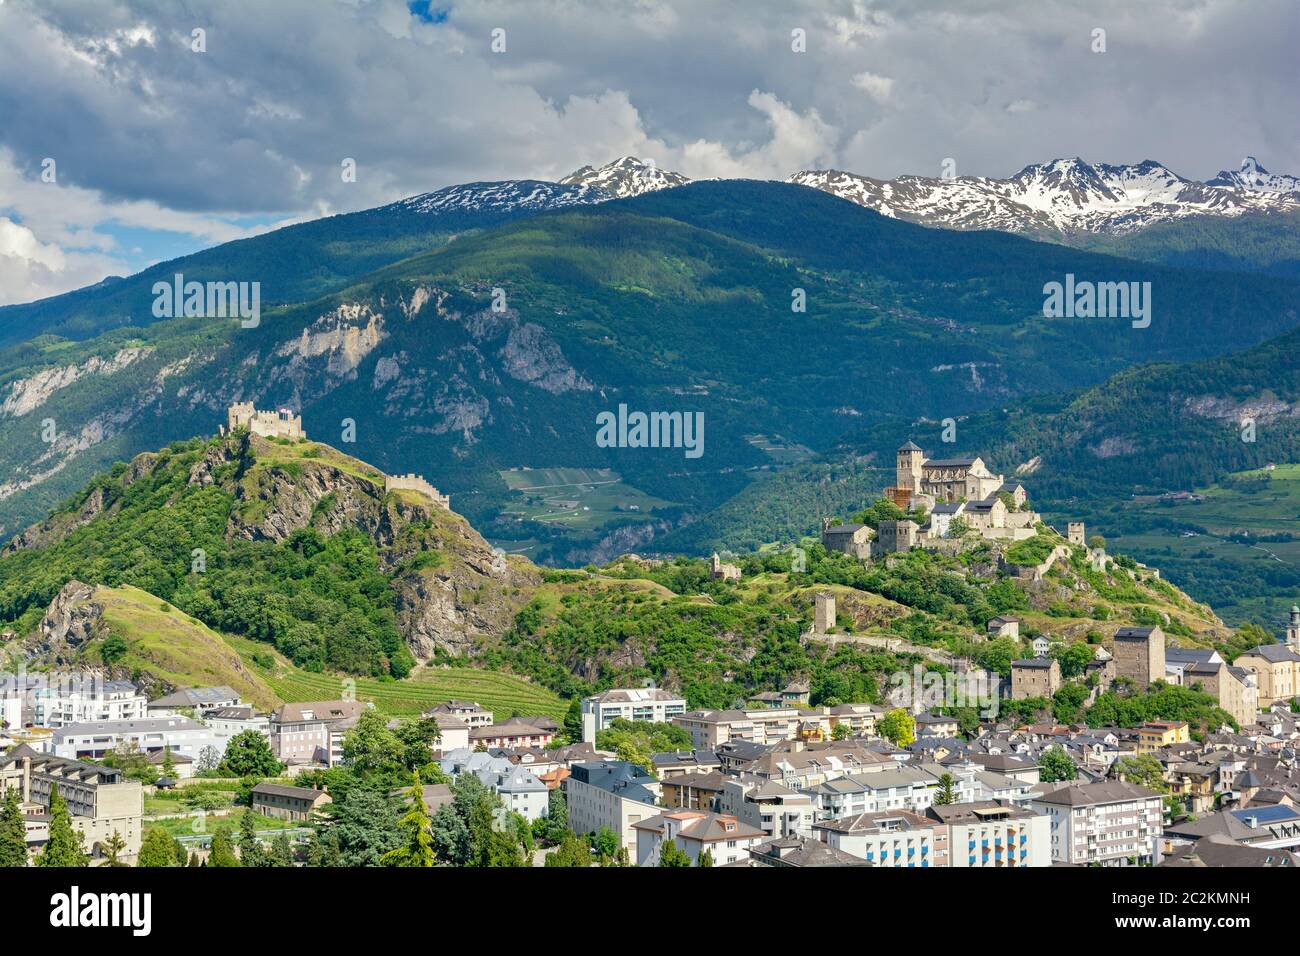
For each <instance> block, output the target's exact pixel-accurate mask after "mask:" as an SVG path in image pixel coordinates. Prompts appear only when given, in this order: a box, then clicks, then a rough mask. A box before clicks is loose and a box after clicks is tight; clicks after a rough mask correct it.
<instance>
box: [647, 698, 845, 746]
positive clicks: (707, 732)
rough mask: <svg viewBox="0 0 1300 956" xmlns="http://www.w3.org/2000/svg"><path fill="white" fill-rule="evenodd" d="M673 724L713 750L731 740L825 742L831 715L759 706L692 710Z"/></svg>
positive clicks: (788, 708)
mask: <svg viewBox="0 0 1300 956" xmlns="http://www.w3.org/2000/svg"><path fill="white" fill-rule="evenodd" d="M672 722H673V723H674V724H676V725H677V726H678V727H684V728H685V729H686V730H688V731H690V734H691V742H692V744H693V745H694V746H695V747H696V748H699V749H701V750H716V749H717V748H718V747H720V746H721V745H722V744H725V743H728V742H730V741H732V740H744V741H748V742H750V743H755V744H769V743H775V742H777V741H780V740H796V739H798V740H826V739H827V738H829V737H830V733H831V716H830V713H829V712H828V710H827V709H826V708H818V709H815V710H813V709H807V708H801V707H762V708H757V709H754V710H693V711H690V712H688V713H682V714H679V715H678V716H676V717H674V718H673V720H672Z"/></svg>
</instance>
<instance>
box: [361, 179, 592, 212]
mask: <svg viewBox="0 0 1300 956" xmlns="http://www.w3.org/2000/svg"><path fill="white" fill-rule="evenodd" d="M610 198H612V197H611V196H610V195H609V194H608V193H606V192H605V191H604V190H602V189H599V188H596V187H594V186H584V185H563V184H560V183H549V182H544V181H542V180H539V179H508V180H504V181H502V182H495V183H464V184H462V185H459V186H447V187H445V188H443V189H438V190H435V191H433V192H431V193H421V194H420V195H418V196H411V197H410V198H409V199H402V200H399V201H398V202H395V203H393V204H391V205H390V206H387V207H381V208H387V209H398V208H404V209H408V210H410V211H412V212H424V213H440V212H451V211H453V210H458V211H479V212H482V211H486V210H492V211H496V212H514V211H516V210H524V211H534V212H540V211H541V210H543V209H561V208H563V207H565V206H582V205H587V204H589V203H594V202H605V201H606V200H608V199H610Z"/></svg>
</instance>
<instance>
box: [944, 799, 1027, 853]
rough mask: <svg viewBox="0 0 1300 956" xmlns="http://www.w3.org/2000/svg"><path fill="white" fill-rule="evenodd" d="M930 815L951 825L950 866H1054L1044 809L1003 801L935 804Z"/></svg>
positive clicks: (949, 838)
mask: <svg viewBox="0 0 1300 956" xmlns="http://www.w3.org/2000/svg"><path fill="white" fill-rule="evenodd" d="M926 813H927V815H928V816H930V817H933V818H934V819H936V820H938V821H940V822H941V823H943V824H945V825H946V826H947V827H948V861H949V862H948V865H949V866H951V867H955V868H963V867H971V868H983V867H1022V866H1027V867H1040V866H1051V865H1052V855H1051V851H1050V849H1049V846H1050V844H1049V842H1048V841H1049V834H1050V829H1049V819H1048V817H1047V816H1046V815H1045V814H1043V813H1042V812H1041V811H1038V810H1032V809H1027V808H1025V807H1017V806H1015V805H1013V804H1011V803H1008V802H1005V801H999V800H980V801H977V802H974V803H953V804H948V805H946V806H938V807H936V806H932V807H930V808H929V809H928V810H927V811H926Z"/></svg>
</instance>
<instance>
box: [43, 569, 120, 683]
mask: <svg viewBox="0 0 1300 956" xmlns="http://www.w3.org/2000/svg"><path fill="white" fill-rule="evenodd" d="M94 596H95V588H94V586H92V585H89V584H84V583H82V582H81V581H69V582H68V583H67V584H65V585H64V586H63V588H62V589H61V590H60V591H59V593H58V594H57V595H56V596H55V598H54V600H53V601H51V602H50V607H49V610H47V611H46V612H45V617H44V618H42V619H41V625H40V627H39V628H38V629H37V631H36V634H35V635H34V636H33V637H32V638H31V640H30V642H29V644H28V647H27V651H28V656H29V657H32V658H37V659H39V660H40V661H41V662H42V663H44V664H49V665H52V666H62V665H68V664H72V663H74V662H75V661H76V660H77V658H78V656H79V655H80V653H81V651H82V649H83V648H84V647H85V646H86V644H88V643H89V642H90V641H91V640H93V639H94V638H96V637H98V636H100V633H101V630H102V627H103V623H102V622H103V618H104V606H103V605H102V604H99V603H98V602H96V601H95V600H93V599H94Z"/></svg>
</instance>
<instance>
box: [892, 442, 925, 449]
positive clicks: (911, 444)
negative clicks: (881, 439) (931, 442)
mask: <svg viewBox="0 0 1300 956" xmlns="http://www.w3.org/2000/svg"><path fill="white" fill-rule="evenodd" d="M898 450H899V451H920V450H921V446H920V445H918V444H917V443H916V442H914V441H909V442H908V443H907V444H906V445H902V446H901V447H899V449H898Z"/></svg>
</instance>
